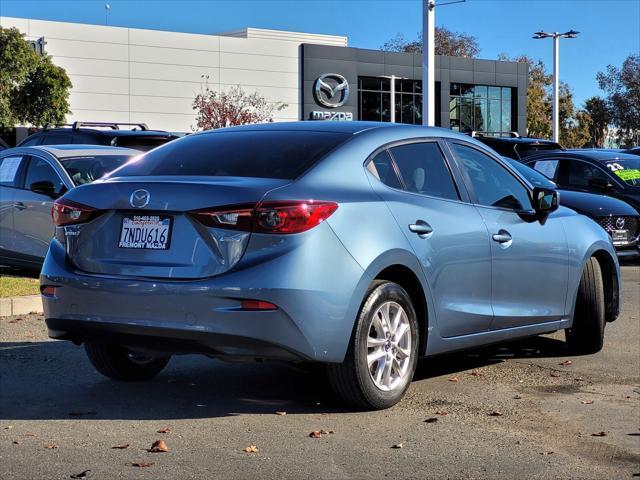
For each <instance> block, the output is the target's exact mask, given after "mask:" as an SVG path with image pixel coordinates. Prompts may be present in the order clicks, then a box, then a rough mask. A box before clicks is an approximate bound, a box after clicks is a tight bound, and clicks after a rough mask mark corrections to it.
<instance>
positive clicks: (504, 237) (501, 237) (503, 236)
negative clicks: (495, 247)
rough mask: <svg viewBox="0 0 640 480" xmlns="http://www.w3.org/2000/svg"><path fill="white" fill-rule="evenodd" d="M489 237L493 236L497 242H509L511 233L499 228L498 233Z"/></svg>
mask: <svg viewBox="0 0 640 480" xmlns="http://www.w3.org/2000/svg"><path fill="white" fill-rule="evenodd" d="M491 238H493V241H494V242H498V243H509V242H511V241H512V240H513V238H511V234H510V233H509V232H507V231H506V230H500V231H499V232H498V233H494V234H493V236H492V237H491Z"/></svg>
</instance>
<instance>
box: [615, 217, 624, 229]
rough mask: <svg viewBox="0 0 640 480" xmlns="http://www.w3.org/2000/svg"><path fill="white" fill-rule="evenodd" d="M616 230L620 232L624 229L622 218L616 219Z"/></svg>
mask: <svg viewBox="0 0 640 480" xmlns="http://www.w3.org/2000/svg"><path fill="white" fill-rule="evenodd" d="M616 228H617V229H618V230H622V229H623V228H624V218H622V217H618V218H616Z"/></svg>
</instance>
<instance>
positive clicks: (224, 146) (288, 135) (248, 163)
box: [117, 131, 349, 180]
mask: <svg viewBox="0 0 640 480" xmlns="http://www.w3.org/2000/svg"><path fill="white" fill-rule="evenodd" d="M348 137H349V134H345V133H333V132H332V133H329V132H299V131H244V132H239V131H236V132H220V133H211V134H203V135H192V136H189V137H185V138H181V139H180V140H174V141H173V142H170V143H167V144H165V145H163V146H162V147H160V148H158V149H156V150H152V151H150V152H148V153H146V154H144V155H143V156H142V157H139V158H138V159H137V160H136V161H135V162H131V163H129V164H127V165H125V166H124V167H122V168H121V169H119V170H118V172H117V175H118V176H125V177H128V176H138V175H186V176H191V175H194V176H222V177H260V178H282V179H288V180H293V179H295V178H297V177H299V176H300V175H302V174H303V173H304V172H305V171H306V170H308V169H309V168H310V167H311V166H313V165H314V164H315V163H316V162H317V161H318V160H319V159H320V158H322V157H323V156H324V155H326V154H327V153H328V152H329V151H330V150H332V149H333V148H334V147H336V146H337V145H338V144H340V143H341V142H343V141H344V140H346V139H347V138H348Z"/></svg>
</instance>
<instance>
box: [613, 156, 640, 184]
mask: <svg viewBox="0 0 640 480" xmlns="http://www.w3.org/2000/svg"><path fill="white" fill-rule="evenodd" d="M605 165H606V166H607V168H608V169H609V171H610V172H611V173H613V174H614V175H616V176H617V177H618V178H619V179H620V180H622V181H623V182H625V183H626V184H628V185H633V186H636V187H638V186H640V158H625V159H622V158H619V159H616V160H612V161H610V162H606V163H605Z"/></svg>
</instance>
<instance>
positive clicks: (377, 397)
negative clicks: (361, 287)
mask: <svg viewBox="0 0 640 480" xmlns="http://www.w3.org/2000/svg"><path fill="white" fill-rule="evenodd" d="M388 301H392V302H395V303H397V304H399V305H400V306H401V307H402V308H403V309H404V311H405V313H406V316H407V319H408V322H409V327H410V331H411V343H410V346H409V349H410V351H411V355H410V357H409V359H408V360H409V362H408V369H407V370H406V374H405V375H404V376H403V377H402V381H401V382H400V383H399V384H398V385H397V386H396V387H395V388H394V389H392V390H388V391H384V390H381V389H380V388H378V386H377V385H376V384H375V383H374V379H373V378H372V374H371V372H370V370H369V366H368V365H367V354H368V348H367V338H368V337H369V334H370V329H371V328H372V321H373V317H374V314H375V313H376V312H377V310H378V309H379V308H380V306H382V305H384V303H385V302H388ZM418 335H419V329H418V320H417V317H416V312H415V309H414V307H413V304H412V302H411V298H410V297H409V295H408V294H407V292H406V291H405V290H404V289H403V288H402V287H401V286H400V285H398V284H396V283H393V282H387V281H376V282H374V283H373V284H372V285H371V287H370V288H369V291H368V292H367V296H366V297H365V300H364V303H363V305H362V307H361V309H360V313H359V314H358V318H357V320H356V324H355V326H354V329H353V333H352V335H351V340H350V342H349V349H348V350H347V355H346V357H345V360H344V362H343V363H341V364H330V365H329V366H328V371H327V373H328V378H329V383H330V384H331V386H332V388H333V390H334V391H335V393H336V395H337V396H338V397H339V398H340V399H341V400H342V401H344V402H346V403H348V404H351V405H354V406H357V407H364V408H366V409H376V410H381V409H384V408H389V407H392V406H393V405H395V404H396V403H398V402H399V401H400V399H402V397H403V396H404V394H405V392H406V391H407V389H408V388H409V385H410V384H411V380H412V378H413V374H414V373H415V370H416V365H417V361H418V343H419V336H418Z"/></svg>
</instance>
